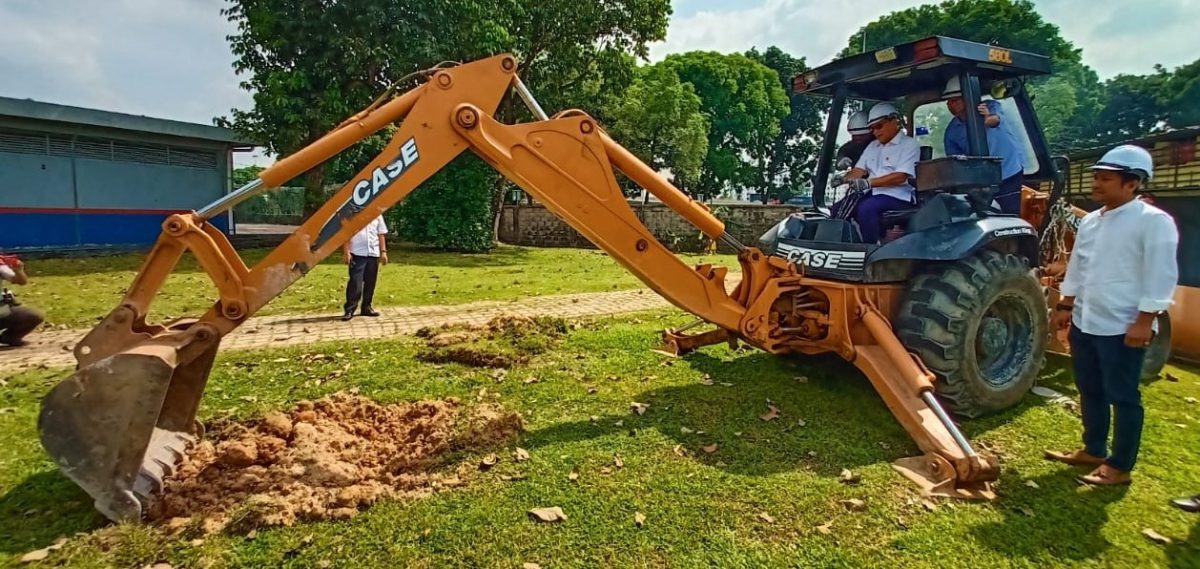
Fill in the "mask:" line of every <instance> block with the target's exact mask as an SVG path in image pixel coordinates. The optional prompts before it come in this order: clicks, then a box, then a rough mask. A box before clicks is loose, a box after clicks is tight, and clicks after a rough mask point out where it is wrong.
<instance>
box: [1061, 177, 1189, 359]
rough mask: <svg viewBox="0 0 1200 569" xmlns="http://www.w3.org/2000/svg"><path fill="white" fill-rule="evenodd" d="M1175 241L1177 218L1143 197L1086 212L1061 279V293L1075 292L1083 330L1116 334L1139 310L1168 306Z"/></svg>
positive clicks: (1174, 279)
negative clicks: (1174, 218)
mask: <svg viewBox="0 0 1200 569" xmlns="http://www.w3.org/2000/svg"><path fill="white" fill-rule="evenodd" d="M1178 246H1179V230H1178V229H1176V228H1175V220H1173V219H1171V216H1170V215H1168V214H1167V212H1165V211H1163V210H1161V209H1158V208H1156V207H1154V206H1152V205H1150V204H1148V203H1145V202H1143V201H1141V200H1136V199H1135V200H1133V201H1131V202H1129V203H1126V204H1125V205H1122V206H1120V207H1118V208H1115V209H1112V210H1108V209H1107V208H1100V209H1098V210H1096V211H1093V212H1091V213H1089V214H1087V216H1085V217H1084V218H1083V221H1082V222H1080V224H1079V232H1078V233H1077V234H1076V236H1075V247H1074V248H1073V249H1072V250H1071V260H1070V262H1069V263H1068V264H1067V275H1066V277H1065V278H1064V279H1063V283H1062V291H1061V292H1062V295H1063V296H1074V297H1075V310H1074V313H1073V314H1072V316H1071V320H1072V322H1074V324H1075V325H1076V326H1078V327H1079V329H1080V330H1082V331H1083V332H1084V333H1086V334H1092V335H1095V336H1119V335H1124V334H1125V332H1126V331H1128V330H1129V327H1130V326H1131V325H1132V324H1133V323H1134V321H1135V320H1137V316H1138V313H1139V312H1161V311H1164V310H1166V309H1168V308H1170V306H1171V304H1172V300H1171V298H1172V297H1173V296H1174V294H1175V283H1176V282H1177V281H1178V280H1179V267H1178V264H1177V262H1176V259H1175V251H1176V249H1177V248H1178Z"/></svg>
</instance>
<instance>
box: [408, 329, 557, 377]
mask: <svg viewBox="0 0 1200 569" xmlns="http://www.w3.org/2000/svg"><path fill="white" fill-rule="evenodd" d="M566 332H567V323H566V321H564V320H563V319H561V318H545V317H538V318H528V317H524V316H498V317H496V318H493V319H492V320H491V321H489V322H488V323H487V324H485V325H483V326H465V325H446V326H439V327H436V328H428V327H427V328H422V329H420V330H418V331H417V336H418V337H420V338H423V339H425V345H424V346H422V347H421V349H420V350H419V351H418V352H417V359H419V360H421V361H425V362H429V363H460V364H465V365H469V366H472V367H490V368H510V367H513V366H518V365H522V364H525V363H528V362H529V359H530V358H532V357H534V356H537V355H539V354H542V353H545V352H547V351H549V350H550V349H551V348H553V347H554V346H555V345H557V344H558V343H559V342H560V341H561V340H562V337H563V336H564V335H566Z"/></svg>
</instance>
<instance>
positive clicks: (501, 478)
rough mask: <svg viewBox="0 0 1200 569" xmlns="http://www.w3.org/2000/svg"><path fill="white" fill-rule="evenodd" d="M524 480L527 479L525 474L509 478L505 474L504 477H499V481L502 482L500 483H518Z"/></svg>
mask: <svg viewBox="0 0 1200 569" xmlns="http://www.w3.org/2000/svg"><path fill="white" fill-rule="evenodd" d="M526 478H529V475H527V474H524V473H518V474H513V475H511V476H510V475H508V474H505V475H503V476H501V477H500V480H502V481H504V482H519V481H521V480H524V479H526Z"/></svg>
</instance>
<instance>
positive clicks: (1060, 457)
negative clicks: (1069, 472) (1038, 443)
mask: <svg viewBox="0 0 1200 569" xmlns="http://www.w3.org/2000/svg"><path fill="white" fill-rule="evenodd" d="M1045 457H1046V460H1053V461H1055V462H1061V463H1064V464H1070V465H1071V466H1100V465H1102V464H1104V459H1103V458H1100V457H1098V456H1094V455H1091V454H1088V452H1087V451H1084V450H1076V451H1071V452H1055V451H1052V450H1048V451H1045Z"/></svg>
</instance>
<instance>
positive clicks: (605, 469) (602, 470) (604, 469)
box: [600, 466, 612, 474]
mask: <svg viewBox="0 0 1200 569" xmlns="http://www.w3.org/2000/svg"><path fill="white" fill-rule="evenodd" d="M600 474H612V469H611V468H609V467H607V466H601V467H600Z"/></svg>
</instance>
